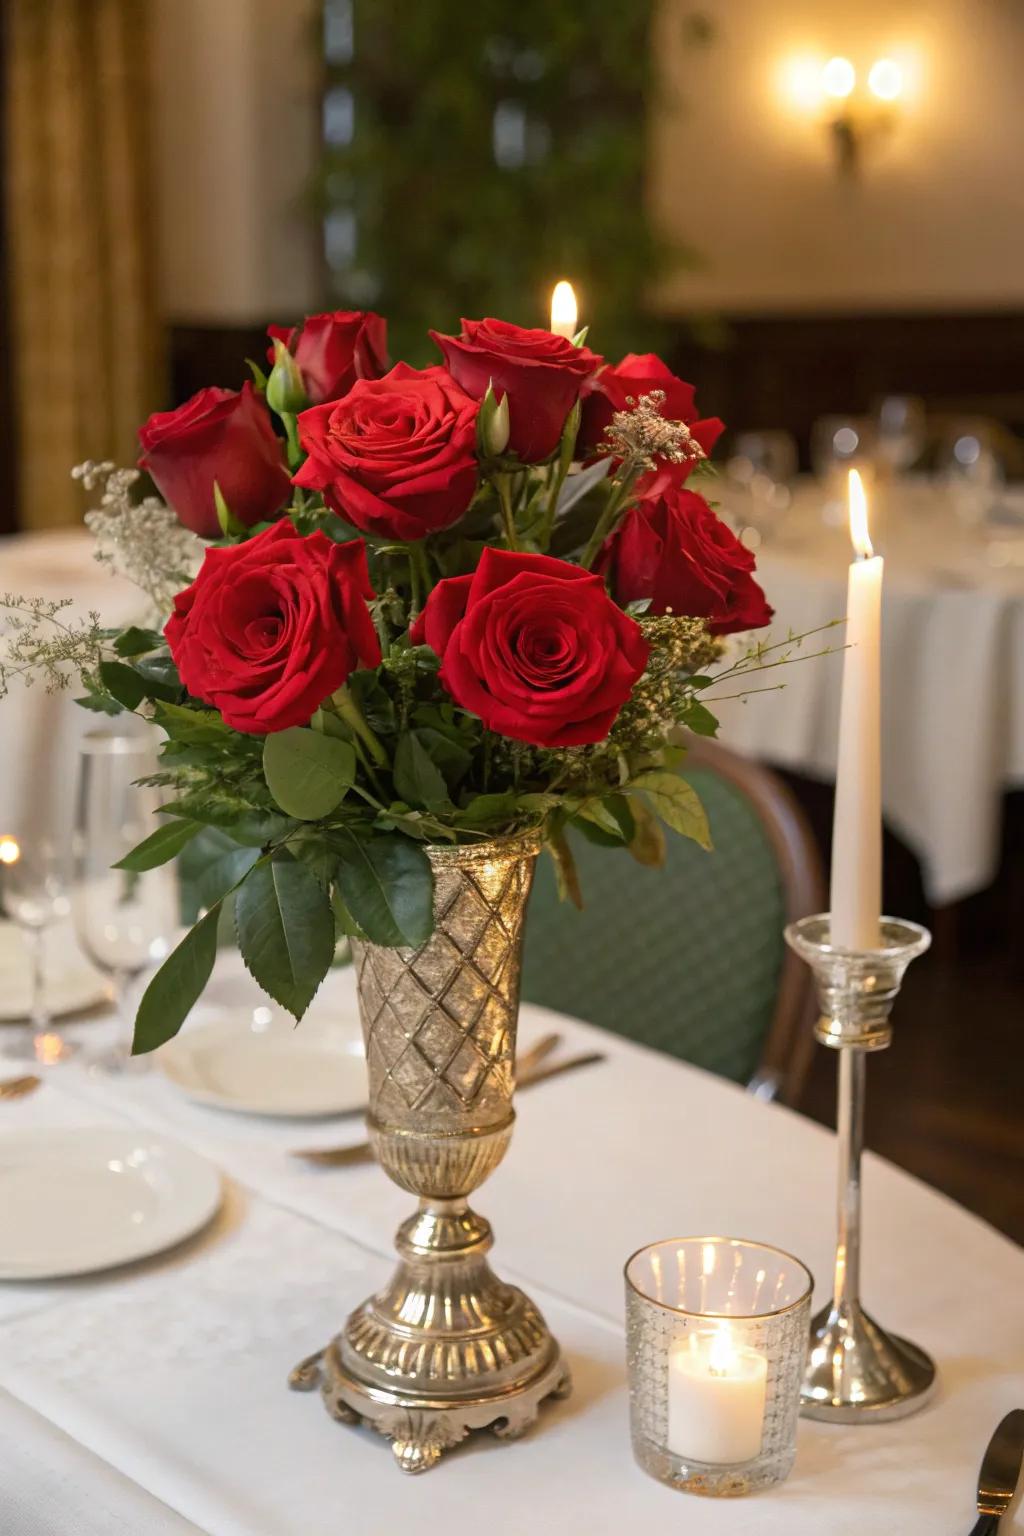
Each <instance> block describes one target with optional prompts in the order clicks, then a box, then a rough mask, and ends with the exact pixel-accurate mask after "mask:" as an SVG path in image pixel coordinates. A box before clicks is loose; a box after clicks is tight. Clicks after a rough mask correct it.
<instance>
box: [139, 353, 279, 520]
mask: <svg viewBox="0 0 1024 1536" xmlns="http://www.w3.org/2000/svg"><path fill="white" fill-rule="evenodd" d="M139 442H140V444H141V445H142V457H141V458H140V459H139V468H140V469H145V470H148V472H149V474H150V475H151V476H152V477H153V481H154V483H155V485H156V487H157V489H158V490H159V492H160V494H161V496H162V497H163V498H164V500H165V501H166V502H167V504H168V506H170V507H173V508H174V511H175V512H176V513H177V515H178V519H179V521H180V522H182V523H184V525H185V527H186V528H191V530H192V532H193V533H198V534H200V535H201V536H202V537H203V538H204V539H216V538H219V537H220V524H219V523H218V521H217V508H216V506H215V505H214V500H213V482H214V481H215V480H216V481H217V484H218V485H219V486H220V488H221V491H222V493H223V495H224V499H225V501H226V502H227V504H228V506H229V507H230V509H231V511H232V513H233V514H234V516H235V517H237V518H238V520H239V521H240V522H242V523H244V524H245V526H246V527H247V528H251V527H252V525H253V523H260V522H263V520H264V519H265V518H270V517H273V516H274V514H275V513H276V512H280V510H281V508H282V507H283V506H284V504H285V502H286V501H287V500H288V498H289V496H290V495H291V485H290V483H289V480H288V471H287V469H286V468H285V466H284V456H283V454H282V452H281V442H280V439H279V438H278V437H277V436H276V435H275V433H274V429H273V427H272V426H271V424H270V417H269V416H268V415H267V412H266V409H265V407H264V406H263V404H262V402H261V401H260V399H259V398H258V396H257V395H256V393H255V391H254V390H253V387H252V385H251V384H248V383H247V384H243V386H242V389H241V392H240V393H239V392H237V391H236V390H233V389H201V390H200V391H199V393H198V394H197V395H193V396H192V398H191V400H186V401H185V404H184V405H179V406H178V408H177V410H174V411H157V412H156V413H155V414H154V415H152V416H151V417H150V418H149V420H148V421H147V422H146V424H145V426H143V427H140V428H139Z"/></svg>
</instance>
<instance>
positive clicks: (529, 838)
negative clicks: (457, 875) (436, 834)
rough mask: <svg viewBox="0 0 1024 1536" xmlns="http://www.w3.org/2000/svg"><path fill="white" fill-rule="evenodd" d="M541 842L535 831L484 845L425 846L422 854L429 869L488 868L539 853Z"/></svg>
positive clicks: (493, 839)
mask: <svg viewBox="0 0 1024 1536" xmlns="http://www.w3.org/2000/svg"><path fill="white" fill-rule="evenodd" d="M543 846H544V838H543V836H542V834H541V833H540V832H539V831H537V830H533V831H529V832H514V833H512V834H511V835H510V836H508V837H492V838H488V840H487V841H486V842H484V843H427V844H426V845H425V847H426V853H427V857H428V858H429V860H430V862H431V864H432V865H434V866H435V867H436V866H437V865H441V866H442V867H443V866H444V865H448V864H456V865H466V864H489V863H490V862H491V861H492V860H494V859H507V858H510V857H518V858H524V859H525V858H530V857H532V856H534V855H535V854H538V853H540V851H541V849H542V848H543Z"/></svg>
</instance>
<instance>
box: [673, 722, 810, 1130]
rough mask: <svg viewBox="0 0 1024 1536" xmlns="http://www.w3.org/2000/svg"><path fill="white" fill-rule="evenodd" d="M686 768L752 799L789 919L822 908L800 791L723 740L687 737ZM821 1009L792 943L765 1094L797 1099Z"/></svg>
mask: <svg viewBox="0 0 1024 1536" xmlns="http://www.w3.org/2000/svg"><path fill="white" fill-rule="evenodd" d="M686 744H687V747H688V753H687V758H686V762H685V763H684V764H683V768H682V772H683V775H684V777H685V774H686V770H687V768H688V767H690V766H693V767H700V768H706V769H708V770H709V771H710V772H712V773H716V774H718V775H719V777H720V778H722V779H725V780H726V781H727V782H728V783H730V784H732V785H733V786H734V787H735V788H736V789H737V790H738V791H739V792H740V793H741V794H742V795H744V796H745V797H746V799H747V800H748V801H749V802H750V804H751V805H752V806H753V808H754V811H755V812H756V814H757V817H758V819H759V821H760V822H761V825H762V827H763V828H764V832H765V836H766V837H767V838H768V841H769V843H770V845H771V848H772V851H773V852H774V854H775V857H776V860H777V862H778V866H779V872H780V875H781V879H782V891H783V903H784V907H785V914H786V922H787V923H791V922H794V921H795V920H796V919H797V918H800V917H808V916H810V915H811V914H812V913H814V912H823V911H824V910H825V907H826V905H827V896H826V887H825V872H824V866H823V864H822V859H821V855H820V853H819V851H818V846H817V843H816V842H815V840H814V835H813V833H812V832H811V828H810V825H809V823H808V821H807V818H806V817H805V815H804V813H803V811H802V810H801V809H800V806H799V805H798V804H797V801H796V799H795V797H794V796H793V794H792V792H791V791H790V790H789V788H788V787H787V786H786V785H785V784H784V783H783V782H782V780H781V779H780V778H779V776H778V775H777V774H775V773H773V772H772V770H771V769H770V768H766V767H764V766H763V765H762V764H760V763H755V762H752V761H751V760H750V759H749V758H745V757H740V756H739V755H738V754H737V753H735V752H731V751H730V750H729V749H728V747H723V746H722V745H721V744H720V743H719V742H717V741H710V740H708V739H707V738H706V737H696V738H694V737H689V738H688V739H687V743H686ZM817 1013H818V1009H817V1003H816V1000H815V994H814V983H813V978H812V976H811V972H810V970H809V969H808V967H807V966H806V965H804V963H803V961H802V960H800V959H799V958H798V957H797V956H796V955H795V954H794V953H793V951H792V950H791V949H790V948H789V946H788V945H787V946H786V950H785V954H784V956H783V960H782V969H781V972H780V974H779V990H778V996H777V998H776V1003H775V1012H774V1014H773V1016H772V1022H771V1025H770V1026H769V1029H768V1033H767V1035H766V1036H765V1041H764V1046H763V1048H762V1051H761V1059H760V1062H759V1065H758V1069H757V1071H756V1072H755V1074H754V1076H753V1078H752V1079H751V1080H750V1083H749V1084H748V1088H749V1090H750V1092H751V1093H754V1094H756V1095H757V1097H759V1098H765V1099H775V1098H777V1099H780V1100H781V1101H782V1102H783V1103H784V1104H788V1105H789V1106H790V1107H791V1108H795V1107H796V1105H797V1104H798V1103H799V1099H800V1094H801V1092H802V1090H803V1086H804V1082H805V1080H806V1077H807V1071H808V1068H809V1066H810V1063H811V1055H812V1053H813V1050H814V1036H813V1034H812V1026H813V1023H814V1020H815V1018H816V1017H817Z"/></svg>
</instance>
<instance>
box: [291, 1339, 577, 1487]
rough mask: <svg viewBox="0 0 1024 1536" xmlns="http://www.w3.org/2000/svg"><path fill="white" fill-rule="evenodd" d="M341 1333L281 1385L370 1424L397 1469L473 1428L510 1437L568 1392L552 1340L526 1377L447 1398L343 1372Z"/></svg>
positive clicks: (437, 1453) (432, 1462)
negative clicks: (316, 1394) (539, 1365)
mask: <svg viewBox="0 0 1024 1536" xmlns="http://www.w3.org/2000/svg"><path fill="white" fill-rule="evenodd" d="M342 1342H343V1340H342V1337H341V1336H340V1335H339V1337H338V1338H336V1339H333V1340H332V1341H331V1343H330V1344H328V1346H327V1348H326V1349H325V1350H323V1351H321V1352H320V1353H319V1354H316V1355H311V1356H310V1357H309V1359H307V1360H303V1361H302V1362H301V1363H300V1364H299V1365H297V1366H296V1367H295V1370H294V1371H293V1372H292V1374H291V1376H290V1377H289V1378H288V1385H289V1386H290V1387H292V1389H293V1390H295V1391H298V1392H311V1391H312V1390H313V1389H314V1388H315V1387H317V1386H319V1388H320V1393H321V1396H322V1397H323V1400H324V1406H325V1407H326V1409H327V1411H328V1413H329V1414H330V1415H331V1416H332V1418H335V1419H337V1420H338V1421H339V1422H340V1423H342V1424H359V1423H362V1422H363V1421H365V1422H366V1423H367V1424H372V1426H373V1428H374V1429H376V1430H377V1431H378V1432H379V1433H380V1434H382V1435H386V1436H387V1437H388V1439H389V1440H390V1441H391V1449H392V1451H393V1453H394V1457H395V1460H396V1462H397V1463H398V1465H399V1467H400V1468H401V1470H402V1471H403V1472H409V1473H415V1472H427V1471H429V1470H430V1468H431V1467H433V1466H436V1464H437V1462H438V1461H440V1459H441V1457H442V1455H443V1454H444V1452H445V1451H448V1450H451V1449H452V1447H453V1446H456V1445H458V1444H459V1442H460V1441H461V1440H464V1439H465V1438H466V1436H467V1435H468V1434H469V1432H470V1430H473V1429H489V1430H490V1431H491V1432H492V1434H494V1435H496V1436H497V1437H498V1438H499V1439H501V1440H515V1439H518V1437H519V1436H520V1435H522V1434H524V1433H525V1432H526V1430H528V1429H529V1428H530V1426H531V1424H533V1423H534V1422H535V1421H536V1419H537V1415H538V1413H539V1411H540V1405H541V1403H542V1402H543V1401H544V1399H545V1398H548V1397H553V1398H564V1397H568V1396H569V1393H570V1392H571V1391H572V1379H571V1377H570V1374H569V1367H568V1366H567V1365H566V1363H565V1361H564V1360H563V1359H562V1357H561V1354H560V1353H559V1350H558V1346H557V1345H556V1344H554V1341H552V1347H553V1354H552V1356H551V1358H550V1359H549V1360H548V1362H547V1363H546V1365H545V1366H544V1368H543V1369H542V1370H541V1371H539V1372H537V1373H536V1374H535V1375H534V1376H533V1377H531V1378H530V1379H529V1380H528V1381H525V1382H522V1383H517V1384H515V1385H512V1386H509V1387H506V1388H505V1389H504V1390H503V1391H501V1392H497V1393H490V1394H488V1395H487V1396H485V1397H478V1398H463V1399H462V1400H460V1401H459V1402H452V1401H451V1399H450V1398H449V1399H445V1398H431V1397H420V1396H414V1395H412V1394H407V1393H402V1392H384V1391H381V1390H379V1389H378V1388H373V1387H368V1386H366V1385H365V1384H364V1383H362V1382H359V1381H357V1380H356V1379H355V1378H354V1377H352V1376H350V1375H348V1373H347V1372H346V1371H345V1368H344V1367H343V1365H342V1363H341V1347H342Z"/></svg>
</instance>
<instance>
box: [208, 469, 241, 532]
mask: <svg viewBox="0 0 1024 1536" xmlns="http://www.w3.org/2000/svg"><path fill="white" fill-rule="evenodd" d="M213 505H214V509H215V510H216V513H217V521H218V523H219V524H220V531H221V533H222V534H223V535H224V537H225V538H226V539H238V538H241V536H242V535H243V534H244V533H246V532H248V530H247V528H246V526H245V524H244V523H243V522H242V521H241V520H240V519H239V518H237V517H236V516H235V514H234V513H233V512H232V510H231V508H230V507H229V506H228V504H227V500H226V498H225V496H224V492H223V491H222V490H221V488H220V485H219V484H218V482H217V481H216V480H215V481H214V482H213Z"/></svg>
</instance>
